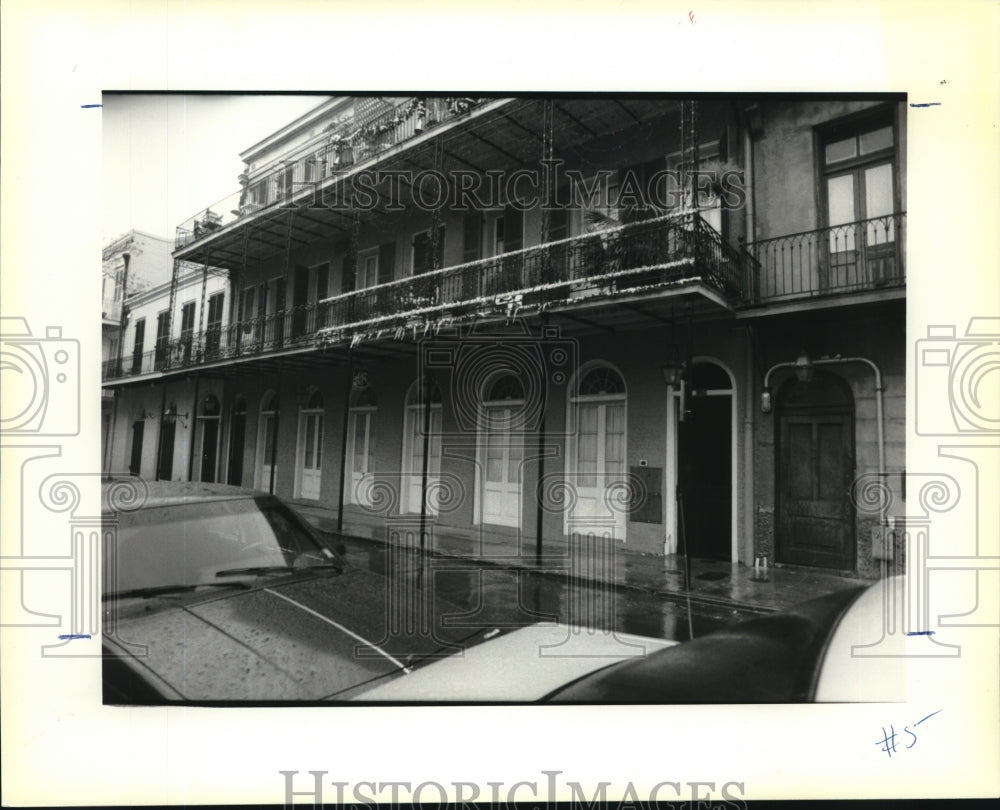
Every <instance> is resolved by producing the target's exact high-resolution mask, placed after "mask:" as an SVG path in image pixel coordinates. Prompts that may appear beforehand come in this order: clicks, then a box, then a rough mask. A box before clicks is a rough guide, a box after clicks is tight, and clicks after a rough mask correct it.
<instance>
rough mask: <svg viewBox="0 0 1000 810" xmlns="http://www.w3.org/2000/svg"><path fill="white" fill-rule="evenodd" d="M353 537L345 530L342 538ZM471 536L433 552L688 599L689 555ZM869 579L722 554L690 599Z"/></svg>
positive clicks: (327, 513) (812, 593)
mask: <svg viewBox="0 0 1000 810" xmlns="http://www.w3.org/2000/svg"><path fill="white" fill-rule="evenodd" d="M292 505H293V506H294V508H295V509H296V510H297V511H298V512H299V513H300V514H301V515H302V516H303V517H304V518H306V519H307V520H309V522H310V523H312V524H313V525H315V526H316V527H317V528H320V529H322V530H323V531H325V532H332V533H334V534H336V526H337V520H336V513H335V512H333V511H331V510H328V509H326V508H324V507H322V506H317V505H315V504H306V503H303V502H302V501H294V502H292ZM349 537H350V536H349V535H347V534H346V533H345V539H348V538H349ZM357 539H358V540H360V541H362V542H364V543H368V544H371V543H379V542H384V541H380V540H373V539H371V538H370V537H358V538H357ZM471 545H473V544H470V542H469V540H468V539H466V538H460V537H452V536H449V535H448V534H446V533H442V532H441V531H440V529H438V530H437V531H436V532H435V536H434V547H433V550H432V554H433V555H434V556H439V557H456V558H459V559H464V560H470V559H471V560H477V561H480V562H482V563H484V564H487V565H495V566H503V567H507V568H525V569H528V570H535V571H539V572H540V573H543V574H549V575H552V576H566V574H567V573H571V575H572V576H573V578H575V579H577V580H579V581H585V582H591V583H594V584H603V585H614V586H615V587H617V588H629V589H636V590H641V591H645V592H647V593H651V594H654V595H657V596H660V597H664V598H670V599H686V598H687V596H686V594H685V588H684V578H685V577H684V557H683V556H681V555H679V554H671V555H667V556H665V557H664V556H660V555H656V554H643V553H639V552H635V551H630V550H627V549H625V548H622V547H621V546H618V547H616V548H615V557H614V560H613V561H611V560H607V559H599V555H598V554H597V553H595V551H594V549H593V547H592V546H585V547H583V548H579V549H577V550H576V551H575V553H574V554H573V555H572V558H571V557H570V555H569V554H568V552H566V551H563V552H562V553H553V552H547V553H546V555H545V556H544V557H543V559H542V560H541V564H540V565H539V561H538V560H537V559H536V557H535V556H534V555H515V554H513V553H512V551H511V549H510V548H509V546H505V545H501V544H499V543H490V542H488V541H486V542H484V541H482V540H478V541H477V542H476V543H475V544H474V545H475V546H476V548H475V551H473V550H472V548H471V547H470V546H471ZM871 584H872V582H871V581H869V580H864V579H856V578H853V577H847V576H843V575H841V574H837V573H834V572H830V573H827V572H823V571H820V570H813V569H808V568H800V567H783V566H774V565H769V566H768V567H767V568H766V569H765V568H761V569H757V570H755V569H754V568H752V567H747V566H744V565H733V564H732V563H729V562H722V561H717V560H700V559H692V560H691V594H690V598H691V599H692V600H693V601H696V602H700V603H702V604H715V605H722V606H731V607H735V608H743V609H750V610H756V611H767V612H773V611H781V610H786V609H788V608H789V607H791V606H792V605H795V604H797V603H799V602H804V601H806V600H808V599H813V598H815V597H817V596H822V595H823V594H826V593H833V592H835V591H839V590H845V589H848V588H854V587H857V586H859V585H861V586H864V585H871Z"/></svg>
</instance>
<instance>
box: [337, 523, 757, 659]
mask: <svg viewBox="0 0 1000 810" xmlns="http://www.w3.org/2000/svg"><path fill="white" fill-rule="evenodd" d="M342 539H343V543H344V546H345V548H346V555H345V556H346V557H347V560H348V562H349V563H351V564H352V565H354V566H357V567H359V568H363V569H367V570H370V571H373V572H375V573H378V574H382V575H384V576H386V577H387V585H388V588H389V589H390V591H391V592H392V594H394V597H390V594H388V593H387V605H389V599H390V598H394V599H395V604H396V608H395V609H399V608H400V607H402V608H404V609H405V605H406V602H407V600H411V601H412V602H413V603H414V605H415V604H416V602H418V601H422V600H428V599H443V600H445V601H446V602H449V603H451V605H453V606H454V607H455V608H456V610H455V611H454V613H449V614H448V615H447V616H445V617H444V618H443V621H444V622H445V623H446V624H447V625H449V626H453V627H462V626H469V627H470V628H474V627H483V626H493V627H501V628H507V629H513V628H517V627H524V626H527V625H530V624H535V623H538V622H560V623H563V624H570V625H578V626H582V627H591V628H594V629H598V630H611V629H613V630H615V631H617V632H621V633H631V634H635V635H641V636H650V637H654V638H663V639H669V640H673V641H684V640H687V639H688V638H689V637H690V633H689V629H688V613H687V611H688V605H687V600H686V599H685V597H684V594H683V593H682V592H673V593H669V594H668V593H650V592H648V591H645V590H641V589H635V588H628V587H614V586H612V585H608V584H595V583H583V582H579V581H571V580H570V578H569V576H568V575H567V570H566V568H565V567H563V568H561V569H560V568H559V567H556V566H554V567H553V568H551V569H549V570H544V571H537V570H527V569H526V568H524V567H519V566H517V565H514V564H511V565H509V566H504V565H500V564H495V563H485V562H480V561H476V560H467V559H460V558H457V557H444V556H430V555H422V554H420V552H419V551H418V550H415V549H410V548H401V547H398V546H397V547H390V546H387V545H386V544H384V543H381V542H377V541H373V540H364V539H360V538H348V537H345V538H342ZM678 576H680V575H678ZM680 590H682V589H679V591H680ZM766 612H767V611H766V610H763V609H762V610H755V609H754V608H752V607H748V606H733V605H727V604H712V603H705V602H703V601H699V600H693V601H692V602H691V619H692V621H691V624H692V626H693V630H694V635H695V636H696V637H697V636H701V635H704V634H705V633H708V632H710V631H712V630H715V629H717V628H719V627H722V626H724V625H727V624H731V623H733V622H738V621H742V620H744V619H748V618H752V617H754V616H759V615H762V614H764V613H766Z"/></svg>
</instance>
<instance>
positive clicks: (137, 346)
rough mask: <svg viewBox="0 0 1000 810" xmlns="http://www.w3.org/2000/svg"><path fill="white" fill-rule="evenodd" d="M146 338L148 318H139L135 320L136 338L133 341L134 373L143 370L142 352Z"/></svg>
mask: <svg viewBox="0 0 1000 810" xmlns="http://www.w3.org/2000/svg"><path fill="white" fill-rule="evenodd" d="M145 340H146V319H145V318H139V319H138V320H137V321H136V322H135V339H134V340H133V341H132V373H133V374H138V373H139V372H140V371H142V353H143V351H145V346H144V345H143V344H144V342H145Z"/></svg>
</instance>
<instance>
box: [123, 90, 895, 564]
mask: <svg viewBox="0 0 1000 810" xmlns="http://www.w3.org/2000/svg"><path fill="white" fill-rule="evenodd" d="M905 156H906V118H905V104H904V103H903V100H902V99H901V98H899V97H894V98H869V99H859V98H851V99H837V98H834V97H818V98H811V99H803V98H798V97H796V98H786V97H780V96H777V97H769V96H761V97H754V98H751V97H744V96H726V97H723V96H716V97H711V96H709V97H699V98H698V99H697V100H695V101H689V100H682V99H678V98H664V97H655V96H648V95H646V96H643V95H639V96H624V97H621V98H612V97H584V96H574V95H569V96H559V97H555V98H450V99H436V98H426V99H417V98H377V99H363V98H337V99H332V100H330V101H327V102H324V103H323V104H321V105H319V106H318V107H317V108H316V109H315V110H313V111H312V112H310V113H308V114H306V115H304V116H302V117H301V118H299V119H298V120H296V121H294V122H292V123H291V124H289V125H288V126H286V127H284V128H282V129H281V130H278V131H277V132H276V133H274V134H273V135H272V136H270V137H269V138H267V139H265V140H264V141H262V142H260V143H258V144H257V145H255V146H253V147H251V148H250V149H248V150H247V151H246V152H244V153H243V154H242V155H241V157H242V159H243V160H244V162H245V164H246V169H245V172H244V174H243V175H242V176H241V178H240V182H241V189H240V191H239V192H238V193H237V194H234V196H233V198H232V199H231V200H230V201H227V202H226V203H225V204H224V205H222V206H217V207H216V208H217V209H218V210H211V209H208V210H205V211H203V212H201V213H199V214H198V215H197V216H196V217H194V218H192V219H191V220H189V221H188V222H186V223H184V224H182V225H181V226H180V227H179V228H178V231H177V238H176V249H175V251H174V259H175V261H177V262H192V263H195V264H197V265H204V266H211V267H218V268H224V269H225V270H226V271H228V274H229V286H228V288H227V290H226V296H227V297H228V301H226V303H225V304H224V305H219V308H217V309H216V310H215V311H214V315H213V314H212V313H210V314H209V315H208V317H207V318H206V319H205V321H204V322H203V321H201V320H198V321H197V323H198V326H197V329H196V330H195V331H194V332H193V333H192V332H191V329H190V325H191V324H192V323H194V322H195V321H193V320H192V318H193V317H194V316H191V317H186V316H185V315H184V314H183V312H179V311H178V312H175V316H174V317H173V318H167V319H165V321H164V323H162V324H161V327H162V330H159V331H158V334H161V335H162V338H163V340H162V341H161V345H162V348H163V351H162V352H161V353H160V354H156V353H155V352H154V354H153V355H152V359H151V360H150V361H149V362H147V361H146V360H143V362H142V363H140V364H138V365H136V364H135V363H133V364H132V365H131V366H130V365H129V364H128V363H127V362H126V364H125V367H124V368H121V369H118V370H109V369H106V375H105V377H106V379H105V385H106V386H107V387H111V388H115V389H117V390H119V391H120V396H121V403H120V406H119V415H118V420H117V426H116V431H115V436H116V438H115V445H116V451H115V459H116V461H117V465H118V467H119V468H120V467H128V466H129V464H128V460H129V459H132V462H133V463H132V465H131V466H132V468H133V469H134V470H138V471H140V472H141V473H142V474H143V475H147V476H151V475H154V474H156V473H157V469H158V468H159V473H160V475H161V477H174V478H176V477H185V475H186V474H187V473H188V472H189V471H190V474H191V477H192V478H195V479H201V480H225V481H228V482H231V483H239V484H242V485H244V486H252V487H257V488H261V489H264V490H268V489H270V490H273V491H275V492H277V493H278V494H280V495H283V496H285V497H289V498H292V499H300V500H302V501H303V502H307V503H311V504H315V505H317V506H320V507H324V508H326V509H328V510H329V511H330V514H331V515H334V516H335V517H336V519H337V520H338V521H339V522H340V524H341V526H342V528H343V530H344V531H348V532H352V533H357V534H366V535H372V536H379V537H386V536H387V533H389V534H393V533H395V534H398V535H400V536H403V537H405V538H409V539H410V540H409V541H410V542H414V543H417V542H420V536H421V535H420V532H421V530H422V528H423V529H426V530H427V532H428V534H429V537H430V539H429V540H427V539H425V542H432V543H433V542H437V541H438V540H443V539H445V538H446V539H447V541H448V543H449V544H451V546H452V547H461V546H463V545H464V547H465V549H466V551H468V552H469V553H472V554H476V553H478V552H479V551H481V550H485V549H486V548H489V549H490V550H491V551H492V553H496V550H497V549H501V550H507V551H508V552H509V553H510V554H511V555H517V554H531V555H535V554H536V553H539V554H549V553H555V554H558V553H561V552H562V551H563V550H564V549H565V544H566V540H567V538H569V537H571V536H573V535H576V534H583V535H589V534H594V535H597V536H603V537H606V538H611V539H613V542H614V543H616V544H624V546H625V547H627V548H630V549H633V550H636V551H641V552H649V553H656V554H671V553H676V552H678V551H683V550H684V546H685V541H686V545H687V548H688V550H690V552H691V554H692V555H695V556H701V557H708V558H715V559H719V560H726V561H731V562H733V563H736V562H741V563H744V564H747V565H750V564H753V563H754V561H755V560H756V559H758V558H760V557H767V558H768V559H769V560H770V561H772V562H774V561H777V562H779V563H787V564H796V565H806V566H818V567H822V568H829V569H835V570H840V571H847V572H854V573H857V574H860V575H862V576H877V575H878V572H879V560H881V559H883V558H886V557H890V556H892V555H893V554H896V555H898V554H900V553H901V549H898V548H897V549H893V548H892V547H891V543H886V542H884V541H883V540H882V539H881V538H882V537H883V534H884V528H885V526H886V525H887V524H888V522H889V519H890V518H891V517H892V515H888V514H885V513H884V510H883V512H880V511H879V510H878V507H877V502H878V501H877V499H874V500H873V497H872V493H873V492H875V491H876V490H877V489H878V487H889V488H890V489H892V490H893V491H894V494H895V497H894V498H893V499H891V500H892V501H893V503H895V504H896V506H895V507H894V508H895V510H896V514H902V512H903V506H902V502H903V501H902V499H903V497H904V496H905V492H904V491H903V489H902V478H901V476H902V474H903V469H904V463H905V452H904V436H905V432H904V414H905V407H904V394H905V379H904V368H905V342H904V337H905V272H904V259H905V256H904V251H903V246H904V229H905V214H904V211H905V206H904V201H905V199H906V183H905V178H906V166H905V159H906V158H905ZM376 172H381V173H382V174H381V175H379V174H376ZM533 173H534V174H533ZM212 278H216V277H215V276H212ZM219 283H220V284H221V279H219ZM175 286H176V287H177V290H176V292H175V294H174V300H175V301H180V300H181V299H182V298H183V294H182V293H181V291H180V290H181V281H180V277H179V278H178V282H177V284H176V285H175ZM219 290H220V292H221V291H222V287H221V286H220V288H219ZM202 300H206V299H205V296H204V295H203V296H202ZM175 309H176V307H175ZM138 311H139V310H138V301H137V309H136V313H138ZM199 311H201V310H199ZM147 317H150V316H147ZM185 325H186V326H185ZM185 328H186V329H187V332H185ZM185 334H187V336H188V337H187V338H185V337H184V335H185ZM147 341H148V338H147ZM185 341H186V342H185ZM144 345H145V344H144ZM147 353H148V352H147ZM128 356H130V355H129V351H128V345H126V357H128ZM109 371H113V372H114V373H108V372H109ZM422 380H426V381H428V382H427V384H425V385H421V381H422ZM877 381H878V383H877ZM765 382H766V383H767V385H766V387H765ZM126 403H127V405H126ZM171 403H173V404H174V405H175V407H174V408H173V409H172V410H171V408H170V404H171ZM182 403H190V404H182ZM195 403H197V407H195ZM179 410H183V411H184V412H185V413H186V414H187V416H188V419H187V425H186V427H185V428H184V429H185V430H186V431H191V430H192V429H193V430H194V433H193V434H189V435H188V438H187V439H185V440H183V441H181V440H180V439H179V438H178V437H179V434H178V433H176V432H175V429H174V428H171V427H168V428H167V430H166V431H165V433H166V434H167V440H164V438H163V434H164V431H159V430H157V429H156V428H157V426H158V425H160V424H161V423H162V424H166V425H170V424H176V423H179V421H178V420H179V417H177V416H175V415H174V414H177V413H178V412H179ZM164 414H166V415H167V418H166V420H164V418H163V416H164ZM140 415H141V416H142V417H144V419H140V418H139V417H140ZM138 424H142V425H150V426H152V427H153V428H154V430H152V431H150V430H148V429H145V428H143V427H140V428H137V427H136V425H138ZM137 431H138V432H137ZM143 431H145V432H143ZM151 434H152V435H151ZM178 442H180V444H179V445H178ZM137 445H138V446H139V448H140V450H139V451H137V450H136V447H137ZM164 447H168V448H169V447H172V448H173V454H172V455H171V454H170V453H169V452H167V451H164V450H163V448H164ZM154 448H160V451H159V452H157V451H156V450H155V449H154ZM185 448H188V449H185ZM191 448H193V453H194V455H193V459H194V461H192V456H191V455H190V453H191ZM185 453H187V454H188V455H185ZM165 454H166V456H169V462H170V463H169V464H168V463H167V461H166V460H165ZM157 458H159V463H158V462H157ZM195 462H197V463H195ZM168 467H169V470H168ZM168 473H169V474H168ZM855 482H858V484H859V486H860V487H861V488H863V489H864V493H863V495H864V496H863V497H858V496H856V494H855V493H854V489H856V487H854V486H853V485H854V483H855ZM870 485H874V486H870ZM872 504H876V505H872ZM896 562H897V563H898V562H899V561H898V560H897V561H896Z"/></svg>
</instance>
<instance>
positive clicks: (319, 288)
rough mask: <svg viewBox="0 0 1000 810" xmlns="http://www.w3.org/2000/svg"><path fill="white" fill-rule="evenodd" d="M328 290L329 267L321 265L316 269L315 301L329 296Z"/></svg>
mask: <svg viewBox="0 0 1000 810" xmlns="http://www.w3.org/2000/svg"><path fill="white" fill-rule="evenodd" d="M329 289H330V265H329V264H321V265H320V266H319V267H318V268H317V269H316V300H317V301H322V300H323V299H324V298H326V297H327V296H328V295H329V292H328V290H329Z"/></svg>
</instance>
